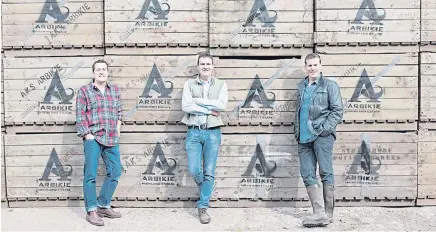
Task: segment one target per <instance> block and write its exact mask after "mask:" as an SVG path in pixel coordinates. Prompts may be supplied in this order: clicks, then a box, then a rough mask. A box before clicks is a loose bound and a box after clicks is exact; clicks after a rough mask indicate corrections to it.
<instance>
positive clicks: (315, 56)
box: [304, 53, 321, 64]
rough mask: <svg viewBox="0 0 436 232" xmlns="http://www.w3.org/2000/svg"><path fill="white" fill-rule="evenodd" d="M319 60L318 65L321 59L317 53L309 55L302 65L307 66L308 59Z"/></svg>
mask: <svg viewBox="0 0 436 232" xmlns="http://www.w3.org/2000/svg"><path fill="white" fill-rule="evenodd" d="M316 58H318V59H319V63H320V64H321V57H320V56H319V55H318V54H317V53H310V54H309V55H307V56H306V58H305V59H304V64H307V62H306V61H307V60H310V59H316Z"/></svg>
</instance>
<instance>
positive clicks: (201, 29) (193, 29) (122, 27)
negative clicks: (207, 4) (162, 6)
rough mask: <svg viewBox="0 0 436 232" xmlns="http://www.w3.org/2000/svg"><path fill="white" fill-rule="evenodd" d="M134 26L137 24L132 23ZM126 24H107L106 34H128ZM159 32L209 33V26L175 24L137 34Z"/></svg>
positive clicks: (205, 24) (202, 24) (194, 23)
mask: <svg viewBox="0 0 436 232" xmlns="http://www.w3.org/2000/svg"><path fill="white" fill-rule="evenodd" d="M132 24H133V25H134V24H135V23H132ZM126 30H127V29H126V23H125V22H106V23H105V31H106V33H115V34H116V33H120V34H121V33H124V32H126ZM156 31H158V32H159V33H207V32H208V24H207V22H189V23H186V22H173V23H171V24H170V25H169V26H168V27H162V28H161V29H159V30H157V29H150V30H147V29H145V28H144V29H138V30H136V31H135V33H138V34H139V35H143V36H144V35H145V34H147V36H148V35H149V34H150V33H155V32H156ZM147 42H148V41H143V43H147Z"/></svg>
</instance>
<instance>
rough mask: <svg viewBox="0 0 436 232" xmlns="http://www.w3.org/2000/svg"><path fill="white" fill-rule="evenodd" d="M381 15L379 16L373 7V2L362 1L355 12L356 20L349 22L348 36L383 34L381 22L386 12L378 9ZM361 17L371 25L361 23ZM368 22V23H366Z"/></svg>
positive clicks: (372, 0)
mask: <svg viewBox="0 0 436 232" xmlns="http://www.w3.org/2000/svg"><path fill="white" fill-rule="evenodd" d="M380 10H382V11H383V13H381V14H379V13H378V12H377V8H376V7H375V4H374V0H363V1H362V4H361V5H360V8H359V11H358V12H357V15H356V18H355V19H354V21H353V22H351V26H350V29H349V33H350V34H366V35H371V34H378V35H382V34H383V23H382V22H381V21H382V20H383V19H385V18H386V11H385V10H384V9H380ZM363 16H365V18H367V19H369V20H370V21H371V23H369V24H368V23H364V22H362V20H363ZM366 22H369V21H366ZM365 24H366V25H365Z"/></svg>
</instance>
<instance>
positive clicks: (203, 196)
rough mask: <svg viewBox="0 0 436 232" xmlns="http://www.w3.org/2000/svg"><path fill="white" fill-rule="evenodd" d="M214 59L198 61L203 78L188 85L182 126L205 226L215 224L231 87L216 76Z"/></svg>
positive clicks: (189, 81)
mask: <svg viewBox="0 0 436 232" xmlns="http://www.w3.org/2000/svg"><path fill="white" fill-rule="evenodd" d="M213 67H214V65H213V57H212V56H211V55H209V54H207V53H204V54H200V55H199V57H198V61H197V69H198V71H199V74H198V75H196V77H195V79H191V80H188V81H186V82H185V84H184V87H183V96H182V110H183V111H184V112H185V115H184V117H183V119H182V122H183V123H184V124H186V125H187V127H188V131H187V136H186V143H185V148H186V152H187V155H188V170H189V173H190V174H191V175H192V177H193V178H194V181H195V183H196V184H197V187H198V190H199V192H200V200H199V201H198V202H197V208H198V215H199V217H200V222H201V223H202V224H207V223H209V222H210V221H211V217H210V216H209V214H208V213H207V209H208V208H209V201H210V198H211V196H212V193H213V188H214V181H215V180H214V179H215V168H216V162H217V158H218V153H219V149H220V145H221V128H220V127H221V126H223V125H224V123H223V122H222V120H221V117H220V113H219V112H220V111H224V110H225V109H226V106H227V101H228V92H227V84H226V82H225V81H223V80H219V79H217V78H215V77H213V76H212V71H213Z"/></svg>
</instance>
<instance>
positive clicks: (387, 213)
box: [1, 207, 436, 231]
mask: <svg viewBox="0 0 436 232" xmlns="http://www.w3.org/2000/svg"><path fill="white" fill-rule="evenodd" d="M116 210H117V211H119V212H121V213H122V214H123V217H122V218H120V219H108V218H105V219H104V221H105V226H103V227H96V226H93V225H90V224H89V223H88V222H87V221H85V214H84V213H83V208H79V207H69V208H66V207H65V208H60V207H56V208H14V209H7V208H6V209H5V208H3V209H2V211H1V212H2V214H1V219H2V220H1V221H2V223H1V228H2V231H28V230H39V231H91V230H92V231H151V230H152V231H169V230H177V231H182V230H184V231H223V230H225V231H295V230H298V231H306V230H307V231H309V230H311V231H314V230H317V231H319V230H322V231H330V230H335V231H337V230H367V231H368V230H376V231H390V230H396V231H398V230H401V231H423V230H424V231H431V230H436V217H435V216H436V207H405V208H384V207H354V208H351V207H337V208H336V209H335V222H334V223H333V224H330V225H328V226H327V227H324V228H312V229H309V228H304V227H302V226H301V221H302V219H303V217H304V216H306V215H309V214H310V213H311V209H309V208H212V209H209V214H211V216H212V221H211V223H210V224H207V225H202V224H200V222H199V221H198V219H197V217H196V210H195V209H192V208H174V209H171V208H118V209H116Z"/></svg>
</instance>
